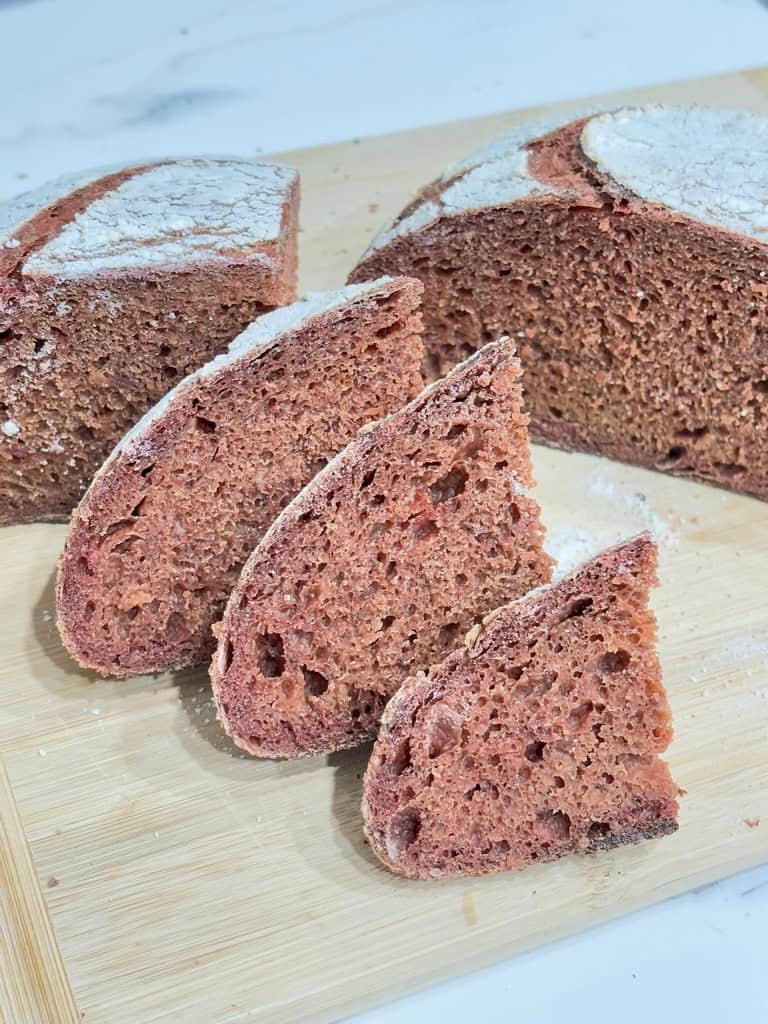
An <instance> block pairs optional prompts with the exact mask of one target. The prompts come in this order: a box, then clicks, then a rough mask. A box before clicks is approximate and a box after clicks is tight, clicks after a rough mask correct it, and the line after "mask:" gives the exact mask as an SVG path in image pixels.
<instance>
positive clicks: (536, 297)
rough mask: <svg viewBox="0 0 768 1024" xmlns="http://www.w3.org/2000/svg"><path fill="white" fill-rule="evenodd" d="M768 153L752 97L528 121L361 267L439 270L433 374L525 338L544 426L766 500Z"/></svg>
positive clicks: (432, 296)
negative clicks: (506, 338) (499, 341)
mask: <svg viewBox="0 0 768 1024" xmlns="http://www.w3.org/2000/svg"><path fill="white" fill-rule="evenodd" d="M545 129H546V126H545ZM766 153H768V119H767V118H765V117H758V116H756V115H753V114H748V113H746V112H739V111H717V110H701V109H688V110H686V109H684V108H663V107H662V108H659V107H648V108H639V109H631V110H622V111H618V112H615V113H613V114H600V115H594V116H591V117H587V118H582V119H580V120H577V121H574V122H573V123H571V124H569V125H566V126H561V127H559V128H556V129H555V130H554V131H552V130H549V133H548V134H543V135H542V126H541V125H538V124H537V125H531V126H529V128H528V130H527V132H526V131H523V130H522V129H517V130H516V132H515V133H514V135H513V136H512V137H510V139H509V140H500V142H499V143H498V144H497V145H496V146H492V147H489V148H488V150H487V151H486V152H485V153H484V154H479V155H478V156H477V157H476V158H475V159H473V160H469V161H467V162H465V164H464V165H459V167H458V168H456V169H454V172H453V173H452V174H449V175H447V176H444V177H443V178H441V179H439V180H438V181H436V182H433V183H432V184H431V185H429V186H427V187H426V188H425V189H424V190H423V191H422V193H421V194H420V196H419V197H418V198H417V199H416V201H415V202H414V203H412V204H410V205H409V206H408V207H407V208H406V210H405V211H404V212H403V214H402V215H401V217H400V219H399V220H398V221H397V222H396V224H395V225H394V227H393V228H391V229H390V230H389V231H388V232H385V233H384V234H383V235H382V236H380V238H379V240H378V241H377V242H375V243H374V245H373V246H372V247H371V249H369V251H368V252H367V253H366V254H365V256H364V257H363V259H362V260H361V262H360V264H359V265H358V266H357V268H356V269H355V270H354V271H353V273H352V275H351V279H352V280H358V281H359V280H364V279H365V278H366V277H371V276H376V275H378V274H381V273H407V274H411V275H413V276H416V277H419V278H420V279H421V280H422V281H423V283H424V288H425V292H424V322H425V335H424V340H425V347H426V349H427V371H428V374H429V375H430V376H431V377H435V376H437V375H439V374H440V373H443V372H445V370H446V369H447V368H448V367H450V366H452V365H454V364H455V363H456V362H457V361H458V360H460V359H463V358H465V357H466V356H467V354H468V353H471V352H473V351H475V350H476V349H477V348H478V347H479V346H481V345H483V344H484V343H485V342H486V341H488V340H491V339H494V338H496V337H498V336H499V335H500V334H503V333H505V334H509V335H510V336H512V337H513V338H516V339H517V340H518V347H519V352H520V358H521V361H522V364H523V367H524V369H525V400H526V406H527V408H528V409H529V411H530V414H531V435H532V437H534V438H535V439H539V440H542V441H545V442H547V443H550V444H553V445H555V446H558V447H562V448H566V449H579V450H583V451H590V452H597V453H601V454H605V455H608V456H610V457H612V458H617V459H622V460H625V461H628V462H635V463H638V464H640V465H644V466H650V467H654V468H656V469H661V470H666V471H668V472H671V473H675V474H679V475H684V476H691V477H694V478H697V479H701V480H706V481H709V482H712V483H716V484H719V485H721V486H724V487H730V488H733V489H735V490H739V491H745V492H748V493H751V494H755V495H757V496H759V497H762V498H766V497H768V440H767V439H766V431H765V420H766V417H768V349H767V348H766V343H765V338H766V335H767V334H768V301H766V300H767V299H768V249H767V248H766V243H768V218H767V217H766V212H765V209H766V207H765V195H766V189H768V172H766V159H765V156H766Z"/></svg>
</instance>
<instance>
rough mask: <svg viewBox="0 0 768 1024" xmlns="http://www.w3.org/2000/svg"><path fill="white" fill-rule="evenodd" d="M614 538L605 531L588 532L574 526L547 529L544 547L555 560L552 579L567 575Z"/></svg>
mask: <svg viewBox="0 0 768 1024" xmlns="http://www.w3.org/2000/svg"><path fill="white" fill-rule="evenodd" d="M615 539H616V538H614V537H608V536H607V534H605V533H601V532H592V533H590V532H589V531H587V530H580V529H578V528H576V527H555V528H554V529H552V530H548V531H547V537H546V541H545V543H544V547H545V549H546V550H547V552H548V553H549V554H550V555H552V557H553V558H554V559H555V561H556V562H557V565H556V567H555V569H554V572H553V574H552V575H553V579H555V580H559V579H561V577H563V576H567V575H568V573H569V572H571V570H572V569H575V568H576V566H577V565H581V563H582V562H587V561H589V559H590V558H593V557H594V556H595V555H597V554H599V553H600V552H601V551H602V550H603V548H605V547H608V546H609V545H610V544H612V543H614V541H615Z"/></svg>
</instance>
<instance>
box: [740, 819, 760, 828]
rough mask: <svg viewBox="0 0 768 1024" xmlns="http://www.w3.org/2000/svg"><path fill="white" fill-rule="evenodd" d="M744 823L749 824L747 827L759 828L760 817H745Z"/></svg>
mask: <svg viewBox="0 0 768 1024" xmlns="http://www.w3.org/2000/svg"><path fill="white" fill-rule="evenodd" d="M744 824H745V825H746V826H747V828H757V827H758V826H759V824H760V819H759V818H745V819H744Z"/></svg>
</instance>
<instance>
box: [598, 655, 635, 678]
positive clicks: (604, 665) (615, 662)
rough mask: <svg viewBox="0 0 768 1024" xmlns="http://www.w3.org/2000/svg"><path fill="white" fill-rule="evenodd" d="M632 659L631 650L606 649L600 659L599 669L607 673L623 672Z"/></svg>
mask: <svg viewBox="0 0 768 1024" xmlns="http://www.w3.org/2000/svg"><path fill="white" fill-rule="evenodd" d="M630 661H631V658H630V656H629V651H622V650H619V651H606V653H605V654H604V655H603V656H602V658H601V659H600V665H599V671H600V672H602V673H604V674H605V675H611V674H612V673H614V672H623V671H624V669H625V668H626V667H627V665H629V663H630Z"/></svg>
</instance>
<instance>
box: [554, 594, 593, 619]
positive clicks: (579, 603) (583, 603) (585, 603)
mask: <svg viewBox="0 0 768 1024" xmlns="http://www.w3.org/2000/svg"><path fill="white" fill-rule="evenodd" d="M592 603H593V602H592V598H591V597H579V598H577V599H576V600H575V601H571V603H570V604H569V605H568V607H567V608H566V609H565V611H564V612H563V614H562V615H561V616H560V618H559V620H558V621H560V622H566V621H567V620H568V619H577V618H579V616H580V615H583V614H584V613H585V612H586V611H589V609H590V608H591V607H592Z"/></svg>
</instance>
